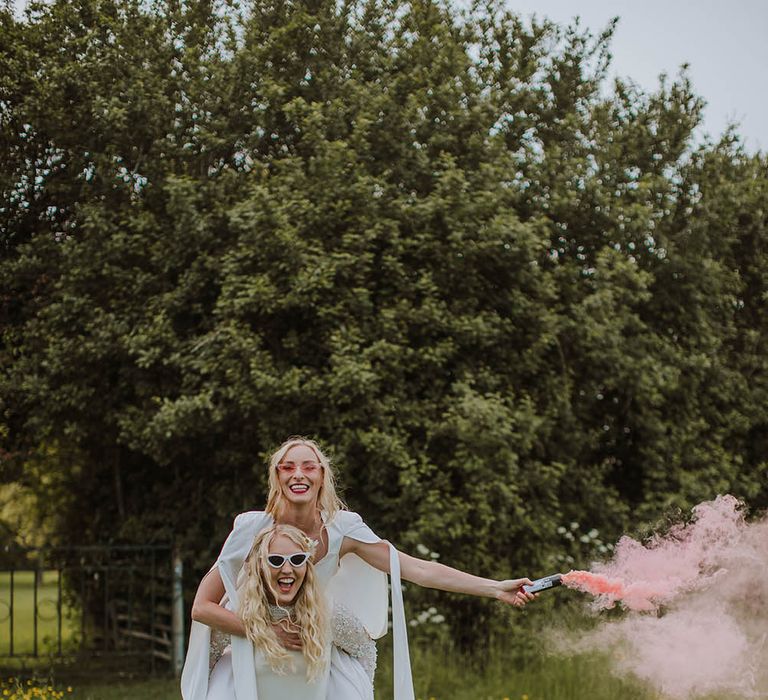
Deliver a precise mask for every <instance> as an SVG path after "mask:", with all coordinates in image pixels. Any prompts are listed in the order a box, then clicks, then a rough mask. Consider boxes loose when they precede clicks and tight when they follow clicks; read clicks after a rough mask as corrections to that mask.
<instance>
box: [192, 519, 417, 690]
mask: <svg viewBox="0 0 768 700" xmlns="http://www.w3.org/2000/svg"><path fill="white" fill-rule="evenodd" d="M272 522H273V521H272V518H271V516H269V515H267V514H266V513H263V512H260V511H251V512H248V513H241V514H240V515H238V516H237V518H236V519H235V525H234V528H233V530H232V532H231V533H230V535H229V537H228V538H227V541H226V542H225V543H224V547H223V548H222V551H221V554H220V555H219V558H218V559H217V561H216V566H218V568H219V573H220V575H221V578H222V581H223V583H224V588H225V591H226V602H225V603H224V604H225V605H226V606H227V607H228V608H229V609H231V610H236V609H237V608H238V606H239V598H238V586H237V583H238V576H239V575H240V572H241V569H242V565H243V561H244V559H245V557H246V556H247V554H248V552H249V551H250V548H251V545H252V544H253V540H254V538H255V536H256V535H257V534H258V533H259V532H260V531H261V530H262V529H264V528H266V527H269V526H270V525H272ZM326 530H327V533H328V552H327V554H326V555H325V556H324V557H323V558H322V559H321V560H320V561H319V562H317V563H316V564H315V573H316V575H317V578H318V581H319V583H320V586H321V587H322V588H323V589H324V590H325V591H326V592H327V595H328V596H329V598H330V600H331V604H332V605H333V606H334V641H336V642H337V644H333V645H331V646H330V648H329V650H328V655H329V664H328V667H327V669H326V673H325V674H323V675H322V676H321V677H320V678H318V679H317V680H315V681H314V682H308V681H307V680H306V666H305V665H304V664H305V662H304V659H303V656H302V655H301V654H300V653H299V652H295V653H294V657H295V658H294V660H295V672H294V673H289V674H286V675H280V674H277V673H275V672H274V671H273V670H272V669H271V667H270V666H269V664H268V663H267V662H266V659H264V658H263V656H262V655H261V654H260V653H254V648H253V644H252V643H251V642H250V641H249V640H248V639H245V638H243V637H232V640H231V646H230V647H228V648H227V650H226V651H225V653H224V654H223V655H222V656H221V658H219V659H218V661H217V662H216V664H215V666H214V667H213V670H212V671H210V677H209V670H210V669H209V657H210V650H211V629H210V628H209V627H207V626H206V625H203V624H201V623H198V622H193V623H192V629H191V631H190V639H189V647H188V651H187V658H186V660H185V664H184V670H183V673H182V677H181V691H182V697H183V699H184V700H284V699H285V698H290V699H291V700H373V682H372V676H373V668H372V666H371V659H370V651H369V650H367V649H365V648H364V647H365V640H363V639H360V635H359V630H360V628H361V626H362V627H363V628H364V629H365V630H366V631H367V634H364V636H365V637H367V638H368V640H369V641H370V638H377V637H380V636H382V635H383V634H385V633H386V631H387V617H388V614H387V598H388V596H387V579H386V574H383V573H382V572H380V571H378V570H376V569H374V568H373V567H371V566H369V565H368V564H366V563H365V562H364V561H363V560H362V559H360V558H359V557H357V556H355V555H346V556H345V557H344V558H343V559H342V560H341V561H340V560H339V550H340V548H341V544H342V542H343V540H344V538H345V537H350V538H352V539H356V540H359V541H361V542H367V543H375V542H379V541H381V540H380V538H379V537H377V536H376V535H375V534H374V533H373V532H372V531H371V529H370V528H368V526H367V525H365V523H364V522H363V520H362V518H360V516H359V515H357V514H356V513H350V512H349V511H340V512H339V513H337V514H336V516H335V517H334V518H333V520H332V521H331V522H328V523H326ZM390 572H391V573H390V576H391V582H392V586H391V588H392V617H393V620H392V629H393V644H394V673H395V692H394V700H414V694H413V682H412V678H411V667H410V660H409V655H408V638H407V632H406V626H405V612H404V609H403V599H402V589H401V586H400V562H399V559H398V556H397V551H396V550H395V549H394V547H392V545H390ZM339 637H341V638H342V639H341V640H340V639H339ZM339 645H340V646H341V647H346V648H347V649H350V650H352V651H353V653H354V654H355V655H352V654H350V653H347V652H345V651H342V650H341V649H340V648H339ZM374 663H375V656H374Z"/></svg>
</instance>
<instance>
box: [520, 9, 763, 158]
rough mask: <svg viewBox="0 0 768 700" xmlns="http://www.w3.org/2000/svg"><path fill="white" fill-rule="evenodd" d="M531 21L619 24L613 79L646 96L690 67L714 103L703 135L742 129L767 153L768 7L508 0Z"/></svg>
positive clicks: (699, 89) (596, 26)
mask: <svg viewBox="0 0 768 700" xmlns="http://www.w3.org/2000/svg"><path fill="white" fill-rule="evenodd" d="M508 1H509V6H510V7H511V8H513V9H514V10H516V11H517V12H519V13H521V14H522V15H524V16H530V15H531V14H533V13H535V14H536V15H537V16H538V17H549V18H550V19H552V20H555V21H557V22H560V23H565V22H569V21H570V20H572V19H573V17H574V16H576V15H578V16H579V17H580V18H581V23H582V26H584V27H588V28H590V29H592V30H594V31H595V32H598V31H600V30H602V29H604V28H605V27H606V26H607V24H608V22H609V21H610V19H611V18H612V17H616V16H618V17H620V20H619V25H618V28H617V30H616V33H615V34H614V38H613V43H612V44H611V46H612V53H613V63H612V74H618V75H621V76H624V77H630V78H632V79H633V80H634V81H635V82H636V83H638V84H639V85H640V86H641V87H642V88H644V89H645V90H653V89H654V88H655V87H656V86H657V85H658V76H659V74H660V73H667V74H669V75H670V77H673V76H675V75H676V74H677V72H678V69H679V67H680V66H681V65H682V64H683V63H688V64H689V65H690V68H689V74H690V77H691V80H692V82H693V87H694V90H695V92H696V93H697V94H698V95H700V96H702V97H703V98H704V99H705V100H706V101H707V107H706V111H705V113H704V118H705V122H704V130H705V131H706V132H708V133H709V134H710V135H712V136H713V137H714V136H717V135H719V134H721V133H722V132H723V130H724V129H725V128H726V125H727V124H728V123H729V122H738V123H739V124H740V125H741V126H740V128H739V132H740V133H741V134H742V135H743V136H744V137H745V141H746V144H747V148H748V149H749V150H750V151H755V150H757V149H758V148H759V149H761V150H763V151H765V150H768V0H508Z"/></svg>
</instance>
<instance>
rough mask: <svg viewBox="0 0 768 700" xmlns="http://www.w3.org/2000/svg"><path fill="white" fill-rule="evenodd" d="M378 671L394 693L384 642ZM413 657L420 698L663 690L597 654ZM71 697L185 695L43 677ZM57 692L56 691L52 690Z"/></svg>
mask: <svg viewBox="0 0 768 700" xmlns="http://www.w3.org/2000/svg"><path fill="white" fill-rule="evenodd" d="M383 647H384V645H382V655H381V659H380V663H379V669H378V671H377V674H376V697H377V698H379V699H380V700H389V699H390V698H391V697H392V667H391V661H390V655H389V653H388V651H387V650H386V649H385V648H383ZM411 656H412V659H413V675H414V685H415V689H416V697H417V700H587V699H588V700H657V699H658V696H657V695H656V694H654V693H652V692H650V691H648V690H647V689H644V688H642V687H640V686H639V685H636V684H633V683H631V682H628V681H622V680H619V679H616V678H614V677H612V676H611V675H610V674H608V673H606V671H605V667H604V666H603V664H602V662H601V660H600V659H597V658H594V657H591V658H590V657H574V658H571V659H562V658H556V657H546V656H541V657H537V658H536V659H535V660H533V661H532V662H530V663H528V664H527V665H522V664H520V662H518V661H516V660H514V659H512V658H507V659H505V658H504V656H503V655H498V656H497V657H496V658H494V659H492V660H491V662H490V663H489V664H488V665H487V666H486V667H485V668H483V669H480V668H479V665H478V663H477V660H475V659H471V658H459V659H456V658H453V659H451V658H448V657H447V656H446V654H445V652H441V651H437V650H426V649H420V648H418V647H416V648H415V649H412V653H411ZM50 684H52V686H53V687H54V688H57V689H59V690H60V691H64V697H65V698H71V699H72V700H124V699H125V698H131V700H180V693H179V690H178V687H179V686H178V682H177V681H176V680H175V679H172V678H160V679H154V680H147V681H141V682H127V681H126V682H120V681H117V682H115V681H111V682H109V679H105V680H104V681H102V682H89V683H88V684H82V683H80V684H77V683H75V684H73V685H72V686H70V687H72V693H71V694H70V693H66V689H67V687H68V682H67V680H66V678H63V677H62V678H59V679H54V680H53V682H51V681H50V679H46V680H44V681H43V682H42V683H41V685H42V686H43V687H45V686H47V685H50ZM51 697H54V696H51Z"/></svg>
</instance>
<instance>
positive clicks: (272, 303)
mask: <svg viewBox="0 0 768 700" xmlns="http://www.w3.org/2000/svg"><path fill="white" fill-rule="evenodd" d="M611 29H612V28H611V27H609V28H608V30H607V31H606V32H605V34H604V35H601V36H597V37H594V36H590V35H589V34H588V33H584V32H583V31H582V30H580V29H579V28H578V26H574V27H570V28H564V27H559V26H555V25H551V24H548V23H546V22H545V23H541V24H538V23H534V24H532V25H529V24H526V23H523V22H522V21H521V20H520V19H519V18H518V17H517V16H516V15H515V14H514V13H513V12H511V11H507V10H505V9H504V8H503V7H502V6H501V5H500V4H496V3H494V2H493V1H492V0H488V1H482V2H475V3H474V4H472V5H471V6H470V7H469V8H468V9H466V10H465V11H459V10H457V9H455V8H453V7H452V6H446V5H443V4H441V3H439V2H435V1H433V0H416V1H414V2H411V3H398V2H389V1H388V0H367V1H364V0H360V1H358V2H356V1H355V0H350V1H349V2H343V3H339V2H328V1H327V0H293V1H288V0H267V1H266V2H259V3H253V4H249V5H248V6H247V7H245V8H241V7H238V6H237V5H235V4H234V3H228V4H226V5H225V4H222V3H213V2H206V1H205V0H187V1H185V2H180V1H179V0H163V1H161V0H157V1H156V2H152V3H147V2H140V1H139V0H56V1H55V2H51V3H31V5H30V9H29V10H28V14H27V16H26V18H25V19H23V20H18V19H14V17H13V15H12V13H11V11H10V9H5V10H0V42H1V44H0V149H1V154H0V158H1V159H2V166H1V168H0V250H1V251H2V253H1V254H2V261H1V262H0V289H1V290H2V292H1V294H2V296H1V297H0V319H1V320H0V323H1V325H2V336H1V337H2V340H1V342H0V397H2V398H1V399H0V400H1V401H2V417H1V418H0V429H1V430H2V433H3V448H2V450H3V451H2V459H3V482H4V483H7V484H11V483H12V484H14V486H13V488H14V489H19V488H22V489H25V490H26V491H27V492H29V493H31V494H34V496H35V497H36V498H37V499H38V500H37V502H38V514H39V515H40V516H41V518H43V517H44V519H45V520H46V521H47V522H48V524H49V527H52V528H53V530H52V532H53V535H52V536H53V537H54V538H56V539H58V540H60V541H66V542H80V543H86V542H93V541H104V540H106V539H116V540H117V539H119V540H126V539H127V540H132V541H150V540H168V539H169V538H174V539H175V540H176V541H177V542H178V543H179V544H181V545H182V546H183V547H184V549H185V551H187V552H188V553H189V555H190V557H191V561H193V562H194V564H195V566H197V567H202V566H203V565H204V564H205V563H207V562H208V560H209V559H210V557H211V556H212V554H213V552H214V551H215V550H216V547H217V546H218V545H219V543H220V542H221V540H222V538H223V536H224V534H225V533H226V531H227V529H228V527H229V524H230V522H231V518H232V516H233V515H234V514H235V513H236V512H238V511H240V510H243V509H247V508H254V507H260V506H261V505H263V503H264V495H265V491H264V486H265V474H264V466H263V465H264V459H265V455H266V454H268V453H269V452H270V451H271V450H272V449H273V448H274V447H275V446H276V445H277V444H279V443H280V442H281V441H282V440H283V439H284V438H285V437H287V436H288V435H291V434H296V433H299V434H304V435H310V436H313V437H316V438H318V439H319V440H320V441H321V442H322V443H323V444H324V445H326V446H327V447H328V448H329V449H330V451H331V452H332V454H333V455H334V457H335V460H336V463H337V465H338V469H339V472H340V475H341V476H340V479H341V482H342V483H343V485H344V486H345V487H346V491H345V495H346V499H347V501H348V503H349V504H350V506H351V507H353V508H355V509H357V510H359V511H360V512H361V513H362V514H363V515H364V516H365V518H366V519H367V521H368V522H369V523H370V524H371V525H372V526H373V527H374V528H375V529H376V530H377V531H378V532H379V533H380V534H381V535H383V536H386V537H389V538H391V539H393V540H394V541H396V542H398V543H400V544H401V545H402V546H403V548H405V549H407V550H408V549H410V550H413V548H414V547H415V546H416V545H417V544H419V543H421V544H424V545H427V546H428V547H429V548H431V549H434V550H436V551H437V552H439V553H440V554H441V559H442V560H443V561H445V562H446V563H452V564H456V565H460V566H462V567H466V568H468V569H470V570H473V571H476V572H479V573H485V574H488V575H493V576H496V575H499V574H502V573H504V572H510V573H512V572H518V573H521V574H522V573H528V572H530V573H531V574H539V573H540V574H544V573H550V572H551V571H552V570H553V568H556V567H559V566H561V565H562V562H563V561H564V558H565V557H573V558H574V559H578V558H580V557H581V558H583V557H584V556H586V555H588V554H592V553H593V552H591V551H590V552H586V551H583V548H582V549H580V547H582V544H584V543H582V542H580V541H579V539H578V538H573V540H571V539H566V538H564V537H563V532H562V528H561V532H558V526H560V525H563V524H567V523H570V522H571V521H575V522H578V523H581V524H582V529H586V528H588V527H594V528H596V529H598V530H599V531H600V532H601V533H603V534H602V536H603V537H604V538H605V539H606V541H610V539H611V538H613V537H615V536H616V535H617V534H619V533H620V532H621V531H623V530H624V529H635V528H637V527H638V522H640V523H647V522H652V521H653V520H654V519H655V518H657V517H658V516H659V515H660V514H663V513H668V512H670V510H671V509H674V508H687V507H689V506H690V505H692V504H693V503H695V502H698V501H700V500H702V499H707V498H711V497H713V496H714V495H715V494H717V493H720V492H725V491H730V492H733V493H735V494H736V495H738V496H740V497H742V498H744V499H746V500H747V501H748V502H749V503H751V504H752V505H753V506H755V507H765V506H768V486H766V484H768V461H767V460H766V454H767V453H768V423H767V422H766V417H765V411H764V409H765V406H766V398H767V394H766V391H767V389H768V374H767V373H766V366H767V364H768V347H767V344H766V341H767V340H768V322H767V317H766V313H767V311H766V302H768V284H767V283H768V265H767V263H768V245H767V244H768V237H767V235H766V234H767V225H768V178H767V177H766V175H767V166H768V163H767V162H766V158H765V156H764V155H762V154H758V155H748V154H745V153H744V152H743V150H742V148H741V146H740V142H739V140H738V137H737V136H736V135H735V134H733V133H729V134H726V135H725V136H724V137H723V138H722V139H721V140H720V141H719V142H717V143H705V144H704V145H698V146H697V145H695V141H694V139H693V131H694V129H695V128H696V126H697V125H698V123H699V121H700V115H701V110H702V101H701V100H700V99H699V98H697V97H696V95H695V94H694V92H693V90H692V87H691V85H690V84H689V82H688V79H687V78H686V76H685V74H684V73H683V74H681V75H680V76H679V77H677V78H676V79H674V80H662V81H661V83H660V85H659V88H658V90H657V91H656V92H654V93H652V94H646V93H643V92H642V91H640V90H639V89H638V88H637V87H636V86H634V85H633V84H632V83H631V82H628V81H619V82H617V83H616V84H615V85H613V86H612V87H610V88H609V87H608V86H606V73H607V68H608V63H609V60H610V55H609V44H610V35H611ZM14 493H15V492H14ZM51 523H53V525H51ZM568 532H571V530H570V528H568ZM568 561H569V562H570V561H571V560H568ZM458 606H459V604H458V603H457V604H456V608H455V612H456V617H455V618H454V619H456V620H457V622H458V624H459V626H461V615H463V614H466V615H468V616H471V619H473V620H477V619H479V618H478V617H477V615H478V614H479V613H483V614H487V613H488V610H489V608H488V607H487V606H485V607H484V606H479V607H478V606H477V605H475V604H471V605H469V604H467V603H462V604H461V606H462V607H458Z"/></svg>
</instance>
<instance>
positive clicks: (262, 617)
mask: <svg viewBox="0 0 768 700" xmlns="http://www.w3.org/2000/svg"><path fill="white" fill-rule="evenodd" d="M280 535H285V536H286V537H288V538H289V539H290V540H291V541H293V542H294V543H295V544H296V545H297V546H298V547H299V550H300V551H302V552H313V551H314V549H315V543H314V541H313V540H311V539H309V537H307V536H306V535H305V534H304V533H303V532H302V531H301V530H299V529H298V528H296V527H293V525H273V526H272V527H270V528H267V529H266V530H264V531H262V532H261V533H259V534H258V535H257V537H256V539H255V540H254V542H253V547H251V551H250V552H249V554H248V557H247V558H246V560H245V563H244V564H243V571H244V573H245V579H244V581H243V584H242V588H241V594H240V595H241V600H242V603H241V606H240V611H239V614H240V619H241V620H242V621H243V624H244V625H245V632H246V635H247V636H248V639H250V640H251V641H252V642H253V646H254V647H255V649H257V650H258V651H261V652H262V653H263V654H264V656H266V658H267V662H268V663H269V665H270V666H271V667H272V670H273V671H275V673H279V674H281V675H285V674H286V673H291V672H293V670H294V667H293V659H292V658H291V654H290V652H288V651H287V650H286V649H285V647H283V645H282V644H280V641H279V640H278V638H277V635H276V634H275V631H274V629H273V628H272V617H271V616H270V612H269V605H270V603H271V600H275V601H277V594H276V591H275V590H274V588H273V587H272V583H271V579H270V575H269V565H268V564H267V555H268V554H269V547H270V545H271V544H272V542H273V540H274V539H275V537H278V536H280ZM305 566H306V567H307V571H306V574H305V576H304V581H303V583H302V586H301V588H300V589H299V592H298V593H297V595H296V598H295V599H294V601H293V603H292V605H293V610H288V609H287V608H286V609H285V610H286V612H287V613H288V617H287V621H288V627H287V629H289V630H290V631H291V632H298V634H299V636H300V637H301V643H302V653H303V654H304V659H305V661H306V662H307V680H309V681H313V680H315V679H317V678H318V677H319V676H320V675H321V673H322V672H323V670H324V669H325V664H326V644H327V642H328V639H329V634H330V631H329V624H330V623H329V615H328V606H327V603H326V600H325V596H324V595H323V594H322V592H321V590H320V586H319V584H318V582H317V578H316V576H315V567H314V564H313V563H312V560H311V559H309V560H307V563H306V564H305ZM268 592H271V593H272V596H271V599H270V596H269V595H268Z"/></svg>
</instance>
